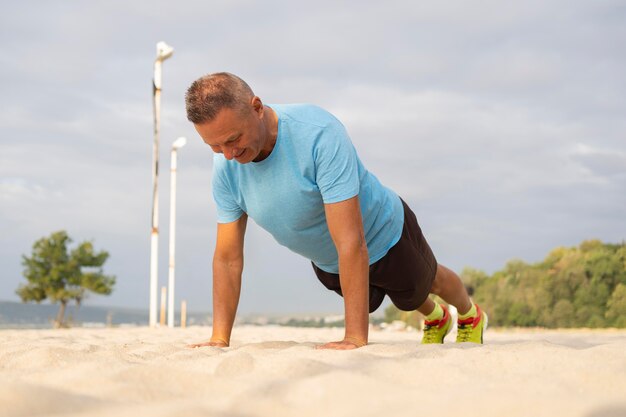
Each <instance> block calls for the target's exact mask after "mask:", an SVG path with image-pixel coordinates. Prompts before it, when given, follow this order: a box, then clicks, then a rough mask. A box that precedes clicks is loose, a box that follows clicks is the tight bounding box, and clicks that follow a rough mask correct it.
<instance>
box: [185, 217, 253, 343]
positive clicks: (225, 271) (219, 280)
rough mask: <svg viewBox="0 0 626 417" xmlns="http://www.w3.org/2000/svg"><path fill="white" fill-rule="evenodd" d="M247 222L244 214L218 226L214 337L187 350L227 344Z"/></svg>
mask: <svg viewBox="0 0 626 417" xmlns="http://www.w3.org/2000/svg"><path fill="white" fill-rule="evenodd" d="M247 222H248V216H247V215H246V214H245V213H244V214H243V215H242V216H241V217H240V218H239V219H238V220H236V221H234V222H232V223H226V224H223V223H218V225H217V243H216V245H215V254H214V255H213V335H212V336H211V339H210V340H209V341H208V342H202V343H196V344H193V345H190V347H201V346H218V347H226V346H228V345H229V344H230V333H231V331H232V329H233V323H234V322H235V315H236V313H237V305H238V304H239V294H240V293H241V273H242V272H243V242H244V235H245V233H246V224H247Z"/></svg>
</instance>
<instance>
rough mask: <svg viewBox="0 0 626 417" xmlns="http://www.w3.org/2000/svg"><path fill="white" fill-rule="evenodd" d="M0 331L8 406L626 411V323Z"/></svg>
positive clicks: (399, 412) (181, 410) (264, 412)
mask: <svg viewBox="0 0 626 417" xmlns="http://www.w3.org/2000/svg"><path fill="white" fill-rule="evenodd" d="M209 334H210V328H202V327H192V328H188V329H167V328H166V329H148V328H118V329H70V330H1V331H0V416H2V417H5V416H6V417H9V416H44V415H45V416H52V415H63V416H116V417H124V416H132V417H140V416H154V417H161V416H185V417H193V416H233V417H247V416H250V417H252V416H267V417H281V416H289V417H307V416H350V417H355V416H377V417H381V416H394V417H395V416H418V415H433V416H435V415H436V416H452V415H458V416H461V415H464V416H498V417H501V416H507V417H513V416H524V417H527V416H568V417H574V416H585V417H599V416H605V417H616V416H626V331H615V330H614V331H610V330H609V331H584V330H583V331H580V330H578V331H545V330H524V331H522V330H517V331H515V330H513V331H511V330H507V331H499V330H492V329H490V330H489V331H488V332H487V334H486V336H485V339H486V340H485V342H486V344H485V345H483V346H478V345H471V344H463V345H457V344H455V343H453V341H454V334H452V335H450V337H449V339H450V343H446V344H444V345H437V346H433V345H430V346H420V345H419V344H417V340H419V338H420V336H421V335H420V334H419V333H417V332H389V331H387V332H383V331H372V332H371V334H370V345H368V346H366V347H364V348H361V349H358V350H355V351H349V352H338V351H320V350H315V349H314V346H315V345H316V344H319V343H321V342H325V341H330V340H337V339H340V338H341V336H342V335H343V330H341V329H302V328H287V327H272V326H267V327H237V328H236V329H235V332H234V335H233V343H232V347H230V348H227V349H219V348H201V349H188V348H186V347H185V345H186V344H187V343H191V342H198V341H201V340H204V339H206V337H207V336H208V335H209Z"/></svg>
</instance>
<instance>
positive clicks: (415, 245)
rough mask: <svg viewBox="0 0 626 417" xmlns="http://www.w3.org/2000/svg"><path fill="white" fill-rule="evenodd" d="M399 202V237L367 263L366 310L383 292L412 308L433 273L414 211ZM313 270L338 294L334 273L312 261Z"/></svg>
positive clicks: (425, 291) (432, 259)
mask: <svg viewBox="0 0 626 417" xmlns="http://www.w3.org/2000/svg"><path fill="white" fill-rule="evenodd" d="M402 206H403V207H404V227H403V228H402V235H401V236H400V240H399V241H398V243H396V244H395V245H394V246H393V247H392V248H391V249H389V252H387V254H386V255H385V256H383V257H382V258H381V259H380V260H378V261H377V262H375V263H373V264H372V265H370V276H369V279H370V288H369V294H370V302H369V304H370V306H369V308H370V313H372V312H374V311H376V309H377V308H378V307H380V305H381V304H382V302H383V299H384V298H385V294H386V295H388V296H389V298H390V299H391V302H393V304H394V305H395V306H396V307H398V308H399V309H400V310H404V311H413V310H416V309H417V308H418V307H419V306H421V305H422V304H423V303H424V301H426V298H427V297H428V294H429V293H430V289H431V287H432V285H433V280H434V279H435V274H436V273H437V260H436V259H435V256H434V255H433V252H432V250H431V249H430V246H428V243H427V242H426V239H425V238H424V235H423V234H422V229H421V228H420V226H419V224H418V223H417V219H416V218H415V214H414V213H413V211H412V210H411V209H410V208H409V206H408V205H407V204H406V203H405V202H404V200H402ZM313 270H314V271H315V275H317V278H318V279H319V280H320V281H321V282H322V284H324V286H325V287H326V288H328V289H329V290H332V291H335V292H336V293H337V294H339V295H342V293H341V285H340V284H339V275H338V274H333V273H330V272H326V271H323V270H321V269H319V268H318V267H317V266H316V265H315V264H313Z"/></svg>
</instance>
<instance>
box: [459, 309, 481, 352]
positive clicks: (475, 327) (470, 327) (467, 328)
mask: <svg viewBox="0 0 626 417" xmlns="http://www.w3.org/2000/svg"><path fill="white" fill-rule="evenodd" d="M488 321H489V318H488V317H487V313H485V312H484V311H482V310H481V309H480V307H478V304H476V316H474V317H469V318H467V319H463V320H462V319H458V320H457V333H456V342H457V343H464V342H470V343H480V344H482V343H483V332H484V331H485V330H487V322H488Z"/></svg>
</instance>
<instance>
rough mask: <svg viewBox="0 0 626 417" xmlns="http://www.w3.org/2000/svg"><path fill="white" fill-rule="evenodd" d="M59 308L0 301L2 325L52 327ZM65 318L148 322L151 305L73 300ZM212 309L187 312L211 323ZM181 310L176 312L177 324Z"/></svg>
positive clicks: (90, 323)
mask: <svg viewBox="0 0 626 417" xmlns="http://www.w3.org/2000/svg"><path fill="white" fill-rule="evenodd" d="M58 311H59V305H58V304H35V303H19V302H14V301H0V329H16V328H23V329H46V328H51V327H52V324H53V322H54V319H55V318H56V315H57V312H58ZM65 318H66V321H67V323H68V324H69V325H70V326H71V327H105V326H122V325H129V326H147V325H148V308H147V307H146V309H145V310H140V309H131V308H120V307H95V306H86V305H82V306H80V307H77V306H76V305H74V304H71V305H69V306H68V307H67V309H66V310H65ZM210 323H211V321H210V315H209V313H190V312H188V313H187V325H190V326H191V325H209V324H210ZM179 325H180V314H179V313H178V312H177V314H176V326H179Z"/></svg>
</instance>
